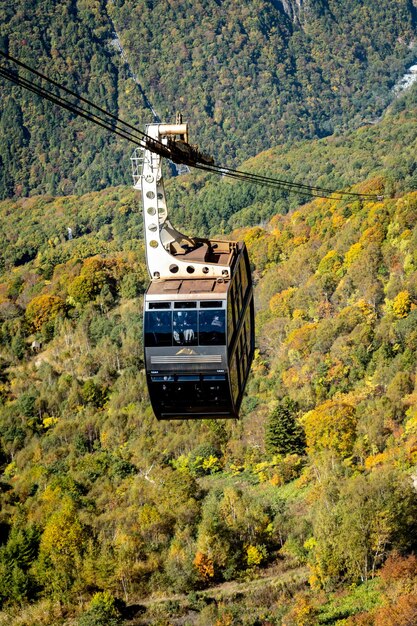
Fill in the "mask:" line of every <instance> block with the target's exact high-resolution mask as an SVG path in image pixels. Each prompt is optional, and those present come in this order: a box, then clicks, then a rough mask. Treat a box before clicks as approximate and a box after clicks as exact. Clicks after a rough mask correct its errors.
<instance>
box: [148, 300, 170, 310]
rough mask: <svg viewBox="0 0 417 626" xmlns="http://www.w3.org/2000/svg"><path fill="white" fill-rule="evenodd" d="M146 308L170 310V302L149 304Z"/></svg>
mask: <svg viewBox="0 0 417 626" xmlns="http://www.w3.org/2000/svg"><path fill="white" fill-rule="evenodd" d="M148 308H149V309H170V308H171V303H170V302H149V305H148Z"/></svg>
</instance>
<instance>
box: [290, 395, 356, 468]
mask: <svg viewBox="0 0 417 626" xmlns="http://www.w3.org/2000/svg"><path fill="white" fill-rule="evenodd" d="M301 421H302V425H303V427H304V430H305V434H306V441H307V448H308V452H309V453H310V454H314V453H316V452H321V451H323V450H330V451H332V452H335V453H336V454H337V455H338V456H340V457H342V458H346V457H348V456H350V455H351V453H352V448H353V444H354V442H355V434H356V423H357V420H356V416H355V409H354V408H353V407H352V406H351V405H350V404H346V403H343V402H336V401H333V400H327V401H326V402H323V404H320V405H319V406H317V407H316V408H315V409H313V410H312V411H309V412H308V413H306V414H305V415H304V416H303V417H302V420H301Z"/></svg>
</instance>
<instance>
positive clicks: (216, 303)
mask: <svg viewBox="0 0 417 626" xmlns="http://www.w3.org/2000/svg"><path fill="white" fill-rule="evenodd" d="M200 308H201V309H221V308H222V301H221V300H204V301H203V302H200Z"/></svg>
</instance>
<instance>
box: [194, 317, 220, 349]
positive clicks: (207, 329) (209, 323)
mask: <svg viewBox="0 0 417 626" xmlns="http://www.w3.org/2000/svg"><path fill="white" fill-rule="evenodd" d="M198 322H199V343H200V346H224V345H225V343H226V312H225V311H224V310H223V309H212V310H209V311H199V318H198Z"/></svg>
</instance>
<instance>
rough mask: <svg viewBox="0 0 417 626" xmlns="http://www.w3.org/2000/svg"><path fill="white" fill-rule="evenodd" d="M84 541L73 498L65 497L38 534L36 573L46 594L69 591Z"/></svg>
mask: <svg viewBox="0 0 417 626" xmlns="http://www.w3.org/2000/svg"><path fill="white" fill-rule="evenodd" d="M86 542H87V533H86V530H85V528H84V527H83V525H82V524H81V522H80V520H79V518H78V515H77V511H76V508H75V505H74V502H73V501H72V500H71V499H70V498H67V499H65V500H64V501H63V502H62V504H61V507H60V508H59V509H58V511H56V512H55V513H53V514H52V515H51V517H50V518H49V520H48V522H47V524H46V526H45V530H44V532H43V534H42V537H41V543H40V550H39V559H38V563H37V566H36V573H37V575H38V578H39V580H40V582H41V583H42V584H43V585H44V587H45V590H46V591H47V592H48V594H52V595H53V596H55V597H56V598H58V599H63V598H65V597H66V596H68V595H69V593H70V592H71V589H72V586H73V584H74V582H75V580H76V577H77V571H78V570H79V568H80V565H81V561H82V554H83V550H84V547H85V545H86Z"/></svg>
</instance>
